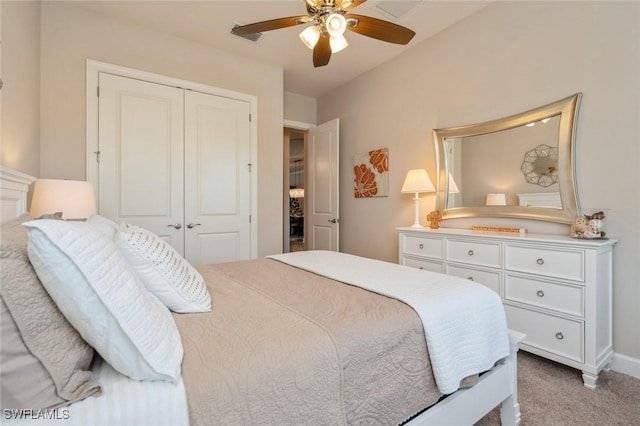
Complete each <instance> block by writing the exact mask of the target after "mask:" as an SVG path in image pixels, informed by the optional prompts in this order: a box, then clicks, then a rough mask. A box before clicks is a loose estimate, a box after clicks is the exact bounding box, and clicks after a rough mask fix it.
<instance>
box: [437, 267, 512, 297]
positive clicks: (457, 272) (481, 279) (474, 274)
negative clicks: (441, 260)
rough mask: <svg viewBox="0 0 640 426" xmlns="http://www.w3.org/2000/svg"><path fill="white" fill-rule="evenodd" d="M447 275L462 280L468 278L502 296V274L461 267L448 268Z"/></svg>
mask: <svg viewBox="0 0 640 426" xmlns="http://www.w3.org/2000/svg"><path fill="white" fill-rule="evenodd" d="M447 274H449V275H454V276H456V277H460V278H466V279H468V280H471V281H475V282H477V283H479V284H482V285H484V286H485V287H489V288H490V289H491V290H493V291H495V292H496V293H498V294H500V273H499V272H492V271H481V270H478V269H473V268H464V267H461V266H452V265H448V266H447Z"/></svg>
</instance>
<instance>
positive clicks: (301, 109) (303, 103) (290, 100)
mask: <svg viewBox="0 0 640 426" xmlns="http://www.w3.org/2000/svg"><path fill="white" fill-rule="evenodd" d="M316 115H317V101H316V98H310V97H308V96H303V95H298V94H297V93H291V92H284V119H285V120H288V121H295V122H298V123H306V124H316Z"/></svg>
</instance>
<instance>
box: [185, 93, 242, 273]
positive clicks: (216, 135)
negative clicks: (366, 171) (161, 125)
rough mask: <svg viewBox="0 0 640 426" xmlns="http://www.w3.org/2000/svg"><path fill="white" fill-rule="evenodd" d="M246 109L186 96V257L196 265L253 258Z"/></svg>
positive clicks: (223, 100)
mask: <svg viewBox="0 0 640 426" xmlns="http://www.w3.org/2000/svg"><path fill="white" fill-rule="evenodd" d="M249 112H250V106H249V104H248V103H247V102H244V101H239V100H235V99H229V98H224V97H221V96H214V95H209V94H204V93H199V92H193V91H187V92H185V224H186V229H185V257H186V258H187V260H189V261H190V262H191V263H192V264H194V265H201V264H208V263H219V262H225V261H231V260H241V259H249V258H250V256H251V228H250V212H251V210H250V207H251V205H250V200H251V166H250V164H249V163H250V162H251V150H250V147H251V146H250V122H249Z"/></svg>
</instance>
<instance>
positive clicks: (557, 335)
mask: <svg viewBox="0 0 640 426" xmlns="http://www.w3.org/2000/svg"><path fill="white" fill-rule="evenodd" d="M556 339H558V340H562V339H564V334H562V332H560V331H559V332H557V333H556Z"/></svg>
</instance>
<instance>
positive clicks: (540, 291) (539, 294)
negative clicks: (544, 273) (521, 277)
mask: <svg viewBox="0 0 640 426" xmlns="http://www.w3.org/2000/svg"><path fill="white" fill-rule="evenodd" d="M536 294H537V295H538V297H544V291H542V290H538V291H536Z"/></svg>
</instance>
